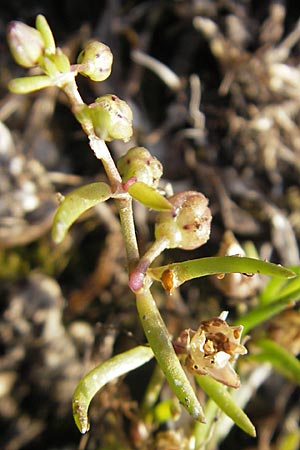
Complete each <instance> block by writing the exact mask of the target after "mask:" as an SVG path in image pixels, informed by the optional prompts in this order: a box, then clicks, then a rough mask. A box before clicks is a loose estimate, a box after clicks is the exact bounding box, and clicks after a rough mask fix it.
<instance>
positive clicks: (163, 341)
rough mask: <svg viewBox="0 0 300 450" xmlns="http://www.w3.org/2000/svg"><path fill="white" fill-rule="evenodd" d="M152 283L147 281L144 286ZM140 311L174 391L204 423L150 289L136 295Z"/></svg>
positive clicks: (147, 336) (142, 320)
mask: <svg viewBox="0 0 300 450" xmlns="http://www.w3.org/2000/svg"><path fill="white" fill-rule="evenodd" d="M148 281H149V280H147V279H146V280H145V285H146V284H147V282H148ZM136 300H137V309H138V313H139V316H140V320H141V322H142V325H143V328H144V332H145V335H146V338H147V340H148V342H149V344H150V346H151V348H152V350H153V353H154V355H155V357H156V359H157V361H158V363H159V365H160V367H161V369H162V371H163V372H164V374H165V377H166V379H167V381H168V383H169V385H170V386H171V388H172V390H173V392H174V393H175V395H176V396H177V398H178V399H179V401H180V402H181V404H182V405H183V406H184V407H185V409H186V410H187V411H188V412H189V413H190V414H191V415H192V416H193V417H194V419H196V420H199V421H200V422H205V418H204V414H203V411H202V407H201V405H200V403H199V401H198V399H197V397H196V394H195V392H194V390H193V388H192V386H191V384H190V382H189V380H188V378H187V376H186V374H185V372H184V370H183V368H182V366H181V364H180V361H179V359H178V357H177V355H176V353H175V351H174V348H173V345H172V342H171V339H170V336H169V333H168V330H167V328H166V326H165V323H164V321H163V319H162V317H161V315H160V313H159V310H158V309H157V306H156V303H155V301H154V299H153V297H152V294H151V292H150V289H149V287H144V288H143V289H142V290H140V291H139V292H137V293H136Z"/></svg>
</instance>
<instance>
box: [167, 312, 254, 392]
mask: <svg viewBox="0 0 300 450" xmlns="http://www.w3.org/2000/svg"><path fill="white" fill-rule="evenodd" d="M242 331H243V327H242V325H239V326H232V327H231V326H229V325H228V324H227V322H226V321H225V320H223V319H221V318H220V317H216V318H213V319H210V320H204V321H202V322H201V324H200V326H199V328H198V330H197V331H194V330H192V329H190V328H189V329H186V330H184V331H183V332H182V333H181V335H180V336H179V338H178V339H177V340H176V341H175V343H174V347H175V350H176V351H177V353H180V354H185V355H186V358H185V363H184V364H185V366H186V368H187V369H188V370H189V371H190V372H191V373H194V374H198V375H210V376H211V377H212V378H214V379H215V380H217V381H220V382H221V383H223V384H226V385H227V386H230V387H234V388H238V387H239V386H240V379H239V376H238V375H237V373H236V372H235V370H234V368H233V365H232V364H233V362H234V361H235V359H236V357H237V356H238V355H245V354H246V353H247V349H246V348H245V347H244V346H243V345H241V344H240V339H241V334H242Z"/></svg>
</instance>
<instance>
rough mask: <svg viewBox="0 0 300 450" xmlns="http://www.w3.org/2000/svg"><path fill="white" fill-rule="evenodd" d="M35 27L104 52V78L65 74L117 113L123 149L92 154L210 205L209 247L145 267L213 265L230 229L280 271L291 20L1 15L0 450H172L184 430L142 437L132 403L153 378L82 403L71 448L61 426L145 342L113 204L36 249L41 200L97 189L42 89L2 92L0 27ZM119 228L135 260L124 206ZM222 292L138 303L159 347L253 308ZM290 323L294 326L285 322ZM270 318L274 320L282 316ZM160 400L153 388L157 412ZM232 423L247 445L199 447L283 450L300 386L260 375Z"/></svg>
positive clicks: (294, 198) (76, 130)
mask: <svg viewBox="0 0 300 450" xmlns="http://www.w3.org/2000/svg"><path fill="white" fill-rule="evenodd" d="M37 14H44V15H45V16H46V18H47V20H48V22H49V24H50V26H51V28H52V30H53V33H54V36H55V38H56V42H57V45H58V46H59V47H61V48H63V49H64V51H65V52H66V53H67V54H68V55H69V57H70V59H71V60H72V62H74V61H76V56H77V54H78V53H79V51H80V50H81V49H82V47H83V46H84V43H85V42H87V41H88V40H89V39H91V38H95V39H98V40H100V41H102V42H104V43H106V44H107V45H109V46H110V48H111V50H112V52H113V55H114V66H113V72H112V75H111V77H110V78H108V79H107V80H106V81H105V82H103V83H93V82H91V81H89V80H88V79H87V78H84V77H82V76H79V77H78V85H79V89H80V92H81V93H82V96H83V98H84V100H85V102H86V103H91V102H92V101H94V99H95V98H96V97H98V96H100V95H102V94H104V93H114V94H117V95H118V96H119V97H120V98H123V99H125V100H126V101H127V102H128V103H129V105H130V106H131V108H132V110H133V112H134V136H133V138H132V140H131V141H130V142H129V143H128V144H124V143H122V142H121V141H113V142H111V143H110V144H109V147H110V149H111V151H112V154H113V156H114V158H117V157H118V156H120V155H121V154H122V153H124V152H125V150H127V149H128V148H129V147H130V146H133V145H141V146H145V147H147V148H148V149H149V150H150V151H151V153H152V154H153V155H155V156H156V157H157V158H159V160H160V161H161V162H162V164H163V167H164V176H163V184H162V188H168V184H169V183H170V184H171V185H172V188H173V190H174V191H175V192H178V191H181V190H198V191H201V192H202V193H203V194H204V195H206V197H208V198H209V204H210V208H211V211H212V215H213V222H212V232H211V238H210V240H209V242H208V243H207V244H206V245H205V246H203V247H201V248H200V249H198V250H195V251H193V252H192V253H191V254H187V252H183V251H175V250H174V251H168V252H166V253H165V254H164V255H163V257H161V260H160V262H168V261H178V260H183V259H185V258H187V257H192V258H197V257H201V256H212V255H214V254H216V253H217V252H218V251H219V248H220V243H221V241H222V239H223V236H224V233H225V232H226V231H227V232H228V231H230V232H231V236H234V238H235V239H236V240H237V241H238V242H240V243H242V244H244V243H247V245H248V248H250V247H251V249H253V248H255V249H256V251H257V254H258V255H259V256H260V258H262V259H268V260H270V261H273V262H275V263H280V264H283V265H288V266H297V265H299V264H300V257H299V252H300V249H299V238H300V129H299V125H300V95H299V93H300V74H299V56H300V27H299V17H300V6H299V4H298V3H297V2H286V1H284V0H282V1H277V0H274V1H272V0H261V1H260V2H257V1H254V0H243V1H234V0H216V1H210V0H194V1H191V0H190V1H188V0H178V1H175V0H174V1H171V0H169V1H168V0H165V1H149V0H148V1H147V0H142V1H134V0H131V1H129V0H127V1H120V0H115V1H111V2H109V1H107V2H99V1H97V2H96V1H89V2H79V1H77V0H75V1H73V2H71V1H68V0H61V1H60V2H46V1H45V2H43V1H41V0H40V1H38V0H36V1H26V2H21V1H19V0H10V1H9V2H8V1H6V0H2V2H1V5H0V33H1V41H0V53H1V65H0V95H1V97H0V98H1V100H0V193H1V195H0V278H1V284H0V293H1V304H0V305H1V306H0V308H1V322H0V342H1V353H0V366H1V371H0V395H1V402H0V427H1V433H0V447H1V448H2V449H6V450H29V449H30V450H40V449H43V450H54V449H57V450H69V449H81V450H83V449H87V450H92V449H99V450H100V449H103V450H104V449H126V450H127V449H146V450H150V449H159V450H163V449H168V450H172V449H186V448H187V443H186V440H185V439H187V437H188V436H189V433H190V429H191V427H192V421H191V419H189V418H187V417H186V416H185V415H183V418H182V417H181V419H180V420H179V421H178V422H176V421H168V422H165V423H163V424H161V425H157V424H152V426H146V425H145V423H142V424H141V421H140V418H139V408H138V405H139V402H140V401H141V398H142V397H143V393H144V392H145V389H146V386H147V383H148V381H149V378H150V376H151V373H152V372H153V368H154V364H153V363H150V364H147V365H146V366H144V367H142V368H140V369H138V370H137V371H136V372H134V373H132V374H130V375H128V376H127V377H124V378H122V379H119V380H118V381H117V382H116V383H110V384H109V385H108V386H107V387H106V388H105V389H103V390H102V391H101V392H100V393H99V394H98V395H97V396H96V398H95V399H94V401H93V403H92V406H91V408H90V419H91V431H90V432H89V433H88V435H86V436H83V437H82V438H81V436H80V434H79V432H78V430H77V429H76V427H75V425H74V422H73V418H72V412H71V398H72V393H73V391H74V389H75V387H76V384H77V383H78V381H79V379H80V378H81V377H82V376H83V375H84V374H85V373H87V371H88V370H90V369H91V368H93V367H95V366H96V365H97V364H99V363H100V362H102V361H105V360H107V359H108V358H109V357H111V356H112V355H113V354H116V353H118V352H120V351H123V350H125V349H129V348H131V347H133V346H135V345H136V344H139V343H143V342H145V338H144V335H143V332H142V329H141V326H140V323H139V320H138V316H137V313H136V309H135V304H134V297H133V295H132V293H131V292H130V290H129V289H128V285H127V272H126V255H125V252H124V250H123V247H122V236H121V232H120V225H119V222H118V217H117V211H116V208H115V205H114V204H113V203H112V202H108V203H107V204H105V205H101V206H100V207H98V208H96V209H95V210H92V211H91V212H89V213H87V214H86V215H85V216H84V217H83V218H81V219H80V220H79V221H78V222H77V223H76V224H75V225H74V226H73V227H72V229H71V231H70V233H69V235H68V236H67V238H66V239H65V241H64V242H63V243H62V244H61V245H59V246H57V245H55V244H54V243H53V241H52V239H51V223H52V218H53V214H54V211H55V209H56V207H57V204H58V199H57V193H61V194H62V195H65V194H66V193H67V192H69V191H70V190H72V189H74V188H76V187H78V186H80V185H83V184H85V183H88V182H91V181H95V180H105V175H104V172H103V169H102V166H101V164H100V162H99V161H98V160H97V159H96V158H95V156H94V155H93V154H92V152H91V150H90V149H89V146H88V142H87V139H86V137H85V135H84V133H83V132H82V130H81V128H80V125H79V124H78V122H77V121H76V120H75V119H74V117H73V116H72V113H71V111H70V109H69V107H68V103H67V99H66V98H65V96H64V94H62V93H60V92H58V90H57V89H55V88H49V89H45V90H42V91H38V92H35V93H31V94H29V95H14V94H11V93H9V92H8V89H7V83H8V82H9V80H11V79H12V78H15V77H19V76H23V75H25V74H26V70H25V69H22V68H20V67H18V66H17V65H16V64H15V62H14V61H13V59H12V57H11V55H10V52H9V49H8V46H7V43H6V27H7V24H8V23H9V22H10V21H11V20H20V21H23V22H25V23H27V24H28V25H31V26H34V20H35V17H36V15H37ZM147 56H151V57H152V58H153V59H151V60H150V62H149V59H147ZM145 57H146V62H145ZM159 62H161V63H163V65H164V66H163V67H161V65H159ZM135 214H136V226H137V233H138V240H139V244H140V248H141V252H143V251H145V249H146V248H147V246H148V244H149V242H151V240H152V235H153V220H154V214H153V212H148V211H146V210H145V208H144V207H142V206H140V205H135ZM226 236H228V233H227V235H226ZM239 289H240V288H239V287H238V288H235V290H233V291H231V290H230V289H229V288H228V286H227V287H226V288H224V287H221V288H220V286H218V283H215V284H214V283H210V281H208V280H207V279H205V280H200V281H195V282H191V283H187V284H186V285H184V286H183V287H182V288H181V289H180V290H178V292H175V293H174V294H173V296H172V297H170V296H166V295H165V293H164V292H162V291H161V290H160V288H159V287H155V295H156V298H157V301H158V304H159V308H160V310H161V312H162V314H163V317H164V319H165V321H166V323H167V325H168V329H169V330H170V333H171V334H173V335H177V336H178V335H179V334H180V332H181V331H182V330H183V329H184V328H190V327H191V328H197V326H198V324H199V322H200V320H203V319H206V318H209V317H214V316H218V315H219V314H220V312H221V311H222V310H224V309H225V310H229V312H230V317H232V318H233V319H234V318H235V317H236V316H237V315H238V314H240V313H242V312H244V311H246V310H247V309H248V307H249V305H250V306H251V305H255V302H256V301H257V293H258V292H259V290H260V289H262V287H261V286H255V289H254V290H253V289H252V288H251V287H249V290H247V289H246V290H243V291H240V290H239ZM241 292H242V293H241ZM292 315H293V320H294V321H295V323H296V324H299V319H300V316H299V312H298V311H297V310H296V309H295V310H293V312H292ZM277 320H278V318H277ZM279 320H281V322H280V323H284V324H285V323H290V322H289V320H290V317H289V316H288V315H286V316H281V318H280V319H279ZM293 323H294V322H293ZM287 327H288V326H287ZM297 327H298V325H296V329H297ZM298 329H299V328H298ZM297 333H298V334H297ZM292 336H293V337H291V338H290V339H289V340H288V341H287V343H286V346H287V347H288V346H289V345H290V344H291V343H292V342H293V343H294V344H295V348H293V353H294V354H295V355H296V354H298V353H299V351H300V345H299V341H300V339H299V331H297V332H296V334H294V335H292ZM256 390H257V392H256ZM274 393H275V394H276V395H274ZM170 395H171V394H170V392H169V391H168V388H167V387H166V386H165V387H164V388H163V390H162V394H161V398H162V399H163V398H165V397H166V396H170ZM199 395H202V394H201V393H200V394H199ZM247 413H248V415H249V416H250V418H251V420H252V421H253V422H254V424H255V425H256V427H257V438H256V439H253V438H250V437H248V436H247V435H246V434H245V433H243V432H242V431H241V430H239V429H238V428H237V427H233V428H232V429H231V431H230V430H228V432H227V434H226V435H225V436H224V437H223V439H222V440H220V441H219V443H218V444H216V445H217V447H215V448H219V449H222V450H228V449H232V448H239V449H247V450H250V449H260V450H268V449H278V450H279V449H283V448H291V449H292V448H294V449H296V448H297V447H281V446H280V445H281V444H280V443H281V442H282V439H283V436H284V433H285V430H286V427H288V426H289V424H290V423H291V422H293V423H298V424H299V387H297V386H295V385H294V384H293V383H292V382H289V381H287V380H286V379H285V378H284V377H282V376H280V375H279V374H276V373H275V372H273V371H272V372H271V373H270V375H269V377H268V378H267V379H266V380H265V381H264V382H263V383H261V384H259V382H257V386H256V388H255V389H253V392H252V396H251V401H250V402H249V404H248V405H247ZM298 436H299V428H298ZM296 445H297V444H296ZM208 448H209V447H208ZM211 450H212V449H211Z"/></svg>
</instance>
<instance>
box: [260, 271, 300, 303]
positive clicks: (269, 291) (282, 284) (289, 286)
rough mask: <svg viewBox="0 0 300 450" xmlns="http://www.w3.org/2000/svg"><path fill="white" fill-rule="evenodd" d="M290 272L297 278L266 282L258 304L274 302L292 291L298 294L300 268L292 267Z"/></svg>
mask: <svg viewBox="0 0 300 450" xmlns="http://www.w3.org/2000/svg"><path fill="white" fill-rule="evenodd" d="M291 270H293V271H294V272H295V274H297V275H298V276H296V277H295V278H293V279H292V280H285V279H279V278H273V279H272V280H270V281H269V282H268V284H267V285H266V287H265V288H264V290H263V291H262V293H261V294H260V304H267V303H272V302H275V301H277V300H279V299H281V298H283V297H285V296H286V295H289V294H291V293H292V292H294V291H298V292H300V276H299V275H300V266H295V267H292V268H291Z"/></svg>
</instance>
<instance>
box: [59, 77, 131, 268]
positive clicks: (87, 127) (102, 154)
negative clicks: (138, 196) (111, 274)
mask: <svg viewBox="0 0 300 450" xmlns="http://www.w3.org/2000/svg"><path fill="white" fill-rule="evenodd" d="M62 89H63V91H64V92H65V94H66V95H67V97H68V99H69V101H70V103H71V105H72V108H73V109H76V107H78V106H81V105H83V104H84V102H83V100H82V98H81V96H80V94H79V92H78V88H77V84H76V82H75V79H73V80H72V81H70V82H69V83H67V84H66V85H64V86H63V88H62ZM81 125H82V128H83V130H84V132H85V133H86V134H87V136H88V138H89V143H90V147H91V149H92V150H93V152H94V154H95V156H96V158H97V159H100V160H101V162H102V164H103V167H104V170H105V172H106V175H107V178H108V180H109V182H110V186H111V189H112V191H113V192H114V193H116V194H118V193H122V191H123V187H122V179H121V176H120V174H119V171H118V169H117V166H116V164H115V162H114V160H113V158H112V156H111V154H110V151H109V149H108V147H107V145H106V143H105V141H104V140H103V139H100V138H98V137H97V136H95V134H94V130H93V125H92V123H91V121H89V120H87V121H86V122H85V123H84V124H81ZM124 194H125V193H124ZM115 201H116V203H117V206H118V210H119V215H120V221H121V226H122V234H123V239H124V245H125V248H126V255H127V264H128V270H129V273H131V272H132V270H133V269H134V267H135V266H136V264H137V262H138V260H139V251H138V245H137V240H136V233H135V224H134V219H133V211H132V199H131V197H130V196H129V195H128V194H127V195H124V196H122V198H121V197H120V198H118V197H117V196H116V198H115Z"/></svg>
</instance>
